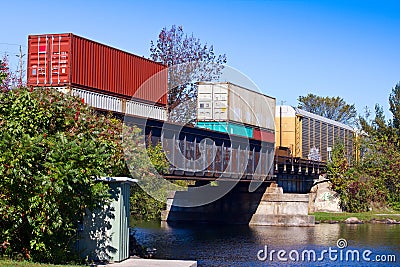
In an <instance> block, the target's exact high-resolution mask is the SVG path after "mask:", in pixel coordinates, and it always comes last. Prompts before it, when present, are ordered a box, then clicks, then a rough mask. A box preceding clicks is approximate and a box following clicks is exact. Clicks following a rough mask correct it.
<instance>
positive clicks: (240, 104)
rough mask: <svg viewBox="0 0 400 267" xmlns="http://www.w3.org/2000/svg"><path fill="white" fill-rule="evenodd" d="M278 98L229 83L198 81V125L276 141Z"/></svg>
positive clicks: (267, 140)
mask: <svg viewBox="0 0 400 267" xmlns="http://www.w3.org/2000/svg"><path fill="white" fill-rule="evenodd" d="M275 102H276V100H275V98H272V97H269V96H266V95H263V94H261V93H259V92H255V91H252V90H249V89H247V88H244V87H241V86H238V85H235V84H232V83H228V82H220V83H211V82H200V83H198V96H197V126H198V127H201V128H207V129H210V130H215V131H220V132H227V133H230V134H236V135H241V136H245V137H249V138H254V139H257V140H262V141H265V142H270V143H274V141H275V136H274V131H275V130H274V127H275V123H274V119H275Z"/></svg>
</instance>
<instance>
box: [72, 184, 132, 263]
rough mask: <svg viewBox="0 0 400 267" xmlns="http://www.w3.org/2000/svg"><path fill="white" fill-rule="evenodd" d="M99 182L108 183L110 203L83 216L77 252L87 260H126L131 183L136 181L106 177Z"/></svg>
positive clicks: (127, 253)
mask: <svg viewBox="0 0 400 267" xmlns="http://www.w3.org/2000/svg"><path fill="white" fill-rule="evenodd" d="M100 181H102V182H105V183H109V184H110V197H111V203H110V205H109V206H105V207H103V209H98V210H96V211H95V212H88V213H87V214H86V216H85V218H84V221H83V225H82V228H81V229H80V234H79V236H80V239H79V242H78V248H77V249H78V251H79V253H80V254H81V256H82V257H84V258H87V259H88V260H90V261H91V260H93V261H110V262H120V261H123V260H126V259H128V258H129V221H130V206H129V205H130V204H129V198H130V184H132V183H135V182H137V180H134V179H131V178H126V177H106V178H102V179H100Z"/></svg>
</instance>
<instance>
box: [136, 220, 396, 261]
mask: <svg viewBox="0 0 400 267" xmlns="http://www.w3.org/2000/svg"><path fill="white" fill-rule="evenodd" d="M134 229H135V231H136V232H135V236H136V239H137V241H138V242H139V243H140V244H142V245H144V246H146V247H148V248H156V249H157V252H156V255H155V256H154V258H160V259H181V260H196V261H198V266H371V265H373V266H375V264H377V266H400V225H387V224H360V225H346V224H318V225H315V226H314V227H275V226H254V227H253V226H243V225H206V224H204V225H201V224H200V225H188V224H167V223H162V224H161V225H160V223H149V224H140V225H137V226H136V227H135V228H134ZM338 240H339V241H338ZM314 253H315V254H314ZM314 255H315V256H314ZM378 261H380V262H379V263H378Z"/></svg>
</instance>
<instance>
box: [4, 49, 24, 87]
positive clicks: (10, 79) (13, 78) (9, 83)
mask: <svg viewBox="0 0 400 267" xmlns="http://www.w3.org/2000/svg"><path fill="white" fill-rule="evenodd" d="M21 86H22V83H21V79H18V77H17V75H16V74H15V73H14V72H12V71H11V69H10V66H9V60H8V56H7V55H4V56H3V59H2V60H0V90H1V91H7V90H10V89H13V88H19V87H21Z"/></svg>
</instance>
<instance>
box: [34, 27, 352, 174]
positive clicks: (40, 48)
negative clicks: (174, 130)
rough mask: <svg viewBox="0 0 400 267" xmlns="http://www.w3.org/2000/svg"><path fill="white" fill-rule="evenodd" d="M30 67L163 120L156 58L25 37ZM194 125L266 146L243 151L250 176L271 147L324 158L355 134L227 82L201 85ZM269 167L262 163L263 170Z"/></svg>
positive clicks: (71, 39)
mask: <svg viewBox="0 0 400 267" xmlns="http://www.w3.org/2000/svg"><path fill="white" fill-rule="evenodd" d="M27 64H28V67H27V85H28V86H31V87H53V88H56V89H58V90H62V91H64V92H70V93H72V94H74V95H77V96H80V97H81V98H83V99H84V100H85V102H86V103H88V104H89V105H91V106H93V107H95V108H96V109H100V110H109V111H113V112H115V113H120V114H127V115H133V116H139V117H146V118H150V119H153V120H158V121H166V118H167V112H166V105H167V91H168V73H167V68H166V66H164V65H162V64H160V63H157V62H153V61H151V60H149V59H145V58H143V57H139V56H136V55H134V54H131V53H127V52H124V51H121V50H118V49H116V48H113V47H110V46H107V45H104V44H100V43H97V42H94V41H91V40H88V39H86V38H83V37H80V36H77V35H74V34H72V33H67V34H42V35H30V36H29V37H28V61H27ZM154 75H155V76H154ZM150 77H153V78H152V79H150V82H149V81H148V79H149V78H150ZM154 77H155V78H154ZM143 84H145V86H143ZM143 87H144V88H143ZM139 89H140V90H139ZM132 96H134V97H133V98H132ZM196 126H197V127H198V128H202V129H198V130H200V131H202V132H201V133H198V134H199V136H203V137H204V136H211V135H213V133H212V132H214V135H216V136H218V134H216V133H217V132H222V133H225V134H229V135H230V134H232V135H235V136H241V137H245V138H248V139H250V140H254V141H256V142H261V143H263V144H264V146H263V147H264V148H263V149H261V150H259V151H249V150H247V151H246V153H248V154H249V156H248V158H249V160H252V161H253V163H251V162H250V163H247V161H246V164H248V167H247V170H248V172H249V174H250V173H251V171H254V170H255V167H256V165H257V164H258V163H261V164H266V165H270V164H269V163H268V162H273V158H274V148H276V149H275V155H276V156H278V157H279V156H280V157H283V158H298V159H305V160H314V161H315V160H317V161H326V160H328V159H329V149H331V148H332V146H333V144H334V143H335V142H337V141H338V140H339V139H340V140H341V141H343V142H344V143H345V145H346V150H347V151H348V154H349V155H351V152H352V146H353V136H354V131H353V129H352V128H351V127H348V126H346V125H344V124H341V123H338V122H335V121H332V120H328V119H326V118H323V117H320V116H317V115H315V114H312V113H308V112H305V111H302V110H300V109H296V108H292V107H288V106H283V107H278V108H276V100H275V98H273V97H270V96H266V95H264V94H261V93H259V92H255V91H252V90H249V89H247V88H244V87H242V86H240V85H236V84H232V83H229V82H222V83H210V82H199V83H198V98H197V121H196ZM186 128H187V127H186ZM186 128H185V129H186ZM198 130H196V132H198ZM210 131H212V132H210ZM275 132H276V133H277V134H275ZM203 137H202V138H203ZM202 138H200V139H202ZM200 139H196V138H194V142H193V144H186V143H185V145H184V146H182V147H184V148H185V149H186V150H185V152H184V153H189V154H190V155H192V154H193V155H197V153H198V150H199V147H200V143H199V142H200ZM251 142H253V141H251ZM228 143H229V142H228ZM191 147H192V148H191ZM210 147H212V145H211V146H210ZM210 149H211V148H210ZM243 149H244V148H243V146H242V147H231V148H230V147H227V146H225V145H224V144H223V145H222V148H217V149H215V150H216V151H215V152H217V153H216V157H217V159H221V160H220V162H221V164H222V165H221V166H219V165H218V164H214V165H215V166H217V165H218V166H219V167H218V168H217V167H216V168H217V169H221V171H223V168H224V166H225V167H227V166H228V165H227V164H225V163H223V160H222V159H229V160H230V159H234V158H237V159H238V160H239V159H240V158H242V157H243V158H246V157H245V156H244V155H242V154H241V153H244V152H243V151H244V150H243ZM245 149H249V148H245ZM212 150H214V148H212ZM242 150H243V151H242ZM191 151H192V152H193V151H194V152H193V153H192V152H191ZM195 157H197V156H195ZM255 161H257V164H256V163H254V162H255ZM267 163H268V164H267ZM238 164H239V163H238ZM215 166H214V167H215ZM232 166H233V165H232ZM232 166H231V168H235V167H234V166H233V167H232ZM249 166H250V167H249ZM249 168H250V169H251V170H250V169H249ZM269 169H270V168H269V166H268V167H267V166H265V168H264V167H262V169H261V170H260V171H261V173H260V175H261V176H265V175H268V173H266V172H267V171H268V170H269Z"/></svg>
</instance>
